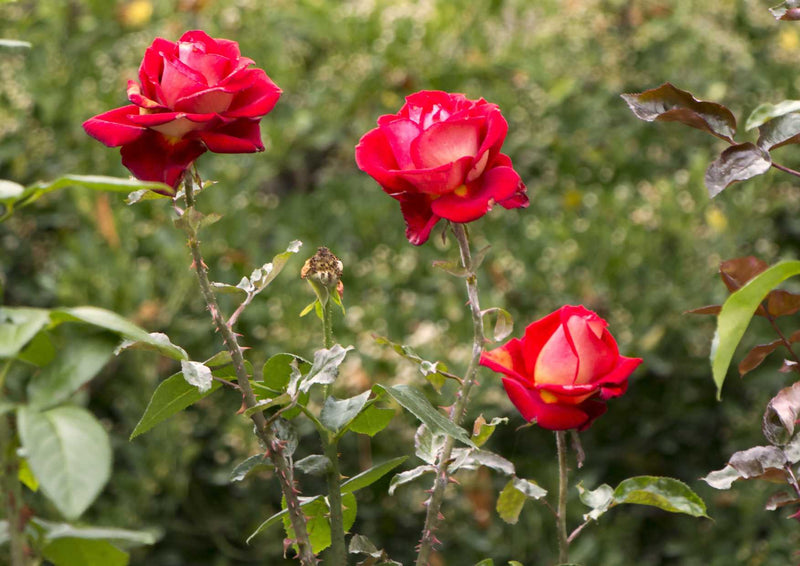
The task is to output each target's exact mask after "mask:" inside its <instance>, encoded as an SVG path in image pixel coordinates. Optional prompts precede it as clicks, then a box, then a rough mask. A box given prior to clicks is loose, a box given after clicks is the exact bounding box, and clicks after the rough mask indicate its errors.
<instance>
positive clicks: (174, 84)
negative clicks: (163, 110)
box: [159, 59, 208, 108]
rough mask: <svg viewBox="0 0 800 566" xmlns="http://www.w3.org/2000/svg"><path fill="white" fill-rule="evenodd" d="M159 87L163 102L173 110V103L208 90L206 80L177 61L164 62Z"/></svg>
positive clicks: (166, 60) (168, 60)
mask: <svg viewBox="0 0 800 566" xmlns="http://www.w3.org/2000/svg"><path fill="white" fill-rule="evenodd" d="M159 85H160V86H161V92H162V93H163V96H164V100H163V102H164V104H165V105H166V106H168V107H169V108H175V103H176V102H177V101H178V100H179V99H181V98H184V97H186V96H189V95H190V94H194V93H196V92H198V91H201V90H205V89H207V88H208V83H207V82H206V78H205V77H204V76H203V75H202V74H200V73H199V72H197V71H195V70H194V69H191V68H189V67H188V66H186V64H184V63H183V62H181V61H179V60H178V59H165V60H164V70H163V72H162V73H161V80H160V81H159Z"/></svg>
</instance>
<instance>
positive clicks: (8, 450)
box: [0, 414, 27, 566]
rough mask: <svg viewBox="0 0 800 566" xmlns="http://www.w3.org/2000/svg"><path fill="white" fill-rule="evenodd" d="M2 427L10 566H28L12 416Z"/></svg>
mask: <svg viewBox="0 0 800 566" xmlns="http://www.w3.org/2000/svg"><path fill="white" fill-rule="evenodd" d="M2 420H3V421H4V422H3V423H2V426H0V429H2V430H0V466H2V467H1V468H0V472H2V473H0V477H2V482H1V483H0V490H2V491H1V492H0V493H2V495H3V500H4V511H5V515H6V520H7V521H8V538H9V541H8V542H9V544H10V547H11V554H10V558H11V561H10V565H11V566H26V564H27V560H26V558H25V533H24V532H23V531H24V528H25V526H24V524H23V521H22V517H21V515H20V511H21V503H22V490H21V489H20V485H19V480H18V479H17V474H18V472H19V461H18V460H17V455H16V450H15V444H16V443H15V441H14V433H13V431H14V428H15V427H14V419H13V417H12V415H11V414H8V415H6V416H5V417H4V418H3V419H2Z"/></svg>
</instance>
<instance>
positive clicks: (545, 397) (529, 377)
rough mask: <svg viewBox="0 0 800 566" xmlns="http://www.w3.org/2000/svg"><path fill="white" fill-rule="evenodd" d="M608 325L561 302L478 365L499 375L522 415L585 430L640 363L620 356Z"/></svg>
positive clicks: (549, 426)
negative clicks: (552, 311)
mask: <svg viewBox="0 0 800 566" xmlns="http://www.w3.org/2000/svg"><path fill="white" fill-rule="evenodd" d="M607 325H608V323H607V322H606V321H605V320H603V319H602V318H600V317H599V316H597V314H595V313H593V312H592V311H590V310H587V309H585V308H584V307H582V306H577V307H575V306H563V307H561V308H560V309H558V310H557V311H555V312H554V313H551V314H549V315H547V316H546V317H544V318H542V319H541V320H537V321H536V322H533V323H531V324H530V325H528V327H527V328H526V329H525V335H524V336H523V337H522V339H517V338H513V339H511V340H509V341H508V342H507V343H506V344H505V345H503V346H500V347H499V348H495V349H494V350H490V351H488V352H484V353H483V355H482V356H481V361H480V363H481V365H484V366H486V367H488V368H491V369H492V370H494V371H496V372H499V373H502V374H504V376H505V377H503V386H504V387H505V389H506V393H507V394H508V397H509V398H510V399H511V402H512V403H514V405H515V406H516V407H517V409H518V410H519V412H520V413H521V414H522V417H523V418H524V419H525V420H527V421H529V422H533V421H536V423H537V424H538V425H539V426H541V427H542V428H546V429H549V430H568V429H572V428H577V429H578V430H584V429H586V428H588V427H589V425H591V423H592V421H594V419H596V418H597V417H599V416H600V415H602V414H603V413H605V411H606V404H605V401H606V400H608V399H610V398H612V397H619V396H620V395H622V394H623V393H625V390H626V389H627V388H628V376H629V375H630V374H631V373H632V372H633V370H635V369H636V367H637V366H638V365H639V364H640V363H641V362H642V360H641V359H639V358H626V357H624V356H620V355H619V350H618V349H617V343H616V342H615V340H614V338H613V336H611V334H610V333H609V332H608V330H606V326H607Z"/></svg>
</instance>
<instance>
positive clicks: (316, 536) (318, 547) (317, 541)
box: [283, 494, 357, 554]
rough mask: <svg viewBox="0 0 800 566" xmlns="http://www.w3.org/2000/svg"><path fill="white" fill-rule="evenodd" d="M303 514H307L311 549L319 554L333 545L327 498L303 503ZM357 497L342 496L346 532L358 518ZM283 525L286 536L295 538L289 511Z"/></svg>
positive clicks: (350, 495) (284, 517) (307, 528)
mask: <svg viewBox="0 0 800 566" xmlns="http://www.w3.org/2000/svg"><path fill="white" fill-rule="evenodd" d="M301 508H302V509H303V514H304V515H305V516H306V530H307V531H308V538H309V542H311V549H312V550H313V551H314V554H319V553H320V552H322V551H323V550H325V549H326V548H328V547H329V546H330V545H331V525H330V520H329V519H328V517H329V516H330V507H329V506H328V503H327V500H325V499H323V498H318V499H317V498H315V499H313V500H312V501H310V502H309V503H308V505H301ZM356 510H357V504H356V498H355V496H353V495H352V494H345V495H343V496H342V520H343V523H344V524H343V527H344V530H345V532H347V531H348V530H349V529H350V527H352V526H353V523H354V522H355V518H356ZM283 527H284V529H285V530H286V536H287V537H288V538H289V539H292V540H293V539H294V538H295V534H294V529H293V528H292V525H291V521H290V520H289V515H288V513H287V514H286V515H285V516H283Z"/></svg>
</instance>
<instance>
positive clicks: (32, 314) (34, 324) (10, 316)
mask: <svg viewBox="0 0 800 566" xmlns="http://www.w3.org/2000/svg"><path fill="white" fill-rule="evenodd" d="M49 322H50V313H49V312H48V311H46V310H45V309H34V308H26V307H0V359H1V358H13V357H14V356H16V355H17V354H18V353H19V352H20V350H22V348H24V347H25V345H26V344H27V343H28V342H30V341H31V340H32V339H33V337H34V336H36V333H37V332H39V330H41V329H42V328H43V327H44V326H45V325H47V324H48V323H49Z"/></svg>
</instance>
